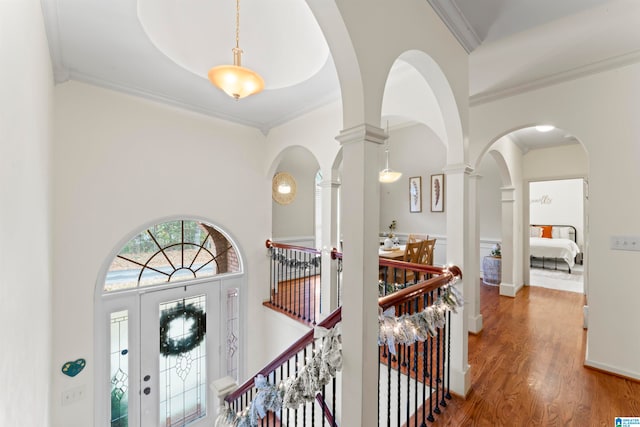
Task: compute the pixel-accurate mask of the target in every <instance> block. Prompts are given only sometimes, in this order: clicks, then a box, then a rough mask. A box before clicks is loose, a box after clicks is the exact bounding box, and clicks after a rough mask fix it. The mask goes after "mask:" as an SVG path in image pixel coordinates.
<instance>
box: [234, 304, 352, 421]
mask: <svg viewBox="0 0 640 427" xmlns="http://www.w3.org/2000/svg"><path fill="white" fill-rule="evenodd" d="M341 320H342V308H341V307H340V308H338V309H337V310H335V311H334V312H333V313H331V314H330V315H329V316H328V317H327V318H326V319H324V320H323V321H322V322H320V323H319V324H318V326H320V327H323V328H326V329H331V328H333V327H334V326H335V325H336V324H338V323H339V322H340V321H341ZM314 332H315V331H314V330H310V331H309V332H307V333H306V334H305V335H303V336H302V337H301V338H300V339H298V340H297V341H296V342H295V343H293V344H292V345H291V346H290V347H289V348H287V349H286V350H285V351H284V352H283V353H282V354H281V355H280V356H278V357H277V358H276V359H274V360H273V361H272V362H271V363H269V364H268V365H267V366H265V367H264V368H262V369H261V370H260V371H259V372H258V373H257V374H256V375H255V376H254V378H255V377H258V376H259V375H262V376H263V377H265V378H266V379H267V381H268V382H269V383H271V384H280V383H281V382H283V381H285V380H287V379H288V378H290V377H292V376H295V375H296V374H297V373H298V372H299V371H300V369H301V368H302V365H304V364H305V363H307V359H308V358H309V357H311V356H312V355H313V354H314V352H315V351H316V349H317V346H318V347H322V344H323V342H319V341H320V340H316V339H314ZM324 339H326V338H322V340H324ZM336 382H337V379H336V377H333V379H332V380H331V382H330V383H329V384H328V385H325V386H322V389H321V391H320V393H318V394H317V395H316V397H315V399H316V401H315V402H313V401H312V402H307V403H306V404H303V405H302V406H301V407H300V408H299V409H297V410H292V409H287V408H285V407H284V405H283V406H281V409H280V411H279V412H278V413H275V414H273V413H270V414H269V415H268V416H265V417H264V418H262V419H261V420H260V421H259V425H260V426H274V427H275V426H276V425H288V426H290V425H296V426H298V425H299V426H305V427H307V426H315V425H322V426H325V425H328V426H331V427H333V426H337V425H338V424H337V422H336V420H335V417H334V414H336V405H337V404H338V402H337V385H336ZM257 394H258V389H257V387H256V385H255V381H254V379H253V378H252V379H250V380H249V381H247V382H245V383H244V384H242V385H241V386H240V387H239V388H238V389H237V390H235V391H234V392H233V393H231V394H229V395H227V396H226V397H225V399H224V401H225V402H226V404H227V406H228V407H229V408H231V410H232V411H233V412H235V413H242V412H243V411H245V410H247V408H248V407H249V404H250V403H251V402H252V399H253V398H255V396H256V395H257ZM276 420H277V421H276ZM276 423H277V424H276Z"/></svg>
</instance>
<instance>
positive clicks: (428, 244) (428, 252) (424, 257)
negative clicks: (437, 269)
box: [419, 239, 436, 280]
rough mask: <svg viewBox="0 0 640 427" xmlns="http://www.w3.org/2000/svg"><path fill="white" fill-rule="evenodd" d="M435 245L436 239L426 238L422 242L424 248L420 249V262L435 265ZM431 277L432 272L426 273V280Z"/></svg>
mask: <svg viewBox="0 0 640 427" xmlns="http://www.w3.org/2000/svg"><path fill="white" fill-rule="evenodd" d="M435 246H436V239H431V240H424V241H423V242H422V248H421V250H420V259H419V263H420V264H425V265H433V250H434V249H435ZM430 278H431V275H430V274H425V275H424V279H425V280H427V279H430Z"/></svg>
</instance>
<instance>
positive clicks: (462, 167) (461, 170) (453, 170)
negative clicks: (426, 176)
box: [442, 163, 473, 175]
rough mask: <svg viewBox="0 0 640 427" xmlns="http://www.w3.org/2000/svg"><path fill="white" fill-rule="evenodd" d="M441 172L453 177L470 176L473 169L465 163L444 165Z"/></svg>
mask: <svg viewBox="0 0 640 427" xmlns="http://www.w3.org/2000/svg"><path fill="white" fill-rule="evenodd" d="M442 171H443V172H444V173H446V174H447V175H454V174H465V175H471V173H472V172H473V168H472V167H471V166H470V165H468V164H466V163H457V164H453V165H446V166H445V167H444V168H443V169H442Z"/></svg>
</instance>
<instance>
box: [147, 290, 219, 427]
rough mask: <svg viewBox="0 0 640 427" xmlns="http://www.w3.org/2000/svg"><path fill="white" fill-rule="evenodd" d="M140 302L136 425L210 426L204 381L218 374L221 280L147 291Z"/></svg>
mask: <svg viewBox="0 0 640 427" xmlns="http://www.w3.org/2000/svg"><path fill="white" fill-rule="evenodd" d="M140 301H141V310H140V311H141V328H140V335H141V352H140V355H141V357H140V360H141V363H140V377H141V378H140V408H141V411H140V417H141V419H140V426H141V427H159V426H160V427H177V426H179V427H182V426H192V427H198V426H204V425H208V426H211V425H213V420H214V419H215V414H216V412H217V408H216V407H214V405H215V399H214V398H213V396H212V393H211V391H210V390H209V388H208V384H209V383H210V382H211V381H212V380H214V379H216V378H218V376H219V372H218V370H219V366H220V362H219V360H218V353H217V349H218V346H219V342H220V341H219V339H220V337H219V332H218V331H219V324H218V320H219V314H220V283H219V282H218V281H214V282H213V283H212V282H207V283H202V284H197V285H190V286H182V287H178V288H173V289H168V290H162V291H157V292H149V293H145V294H142V295H141V299H140ZM212 349H215V351H213V350H212Z"/></svg>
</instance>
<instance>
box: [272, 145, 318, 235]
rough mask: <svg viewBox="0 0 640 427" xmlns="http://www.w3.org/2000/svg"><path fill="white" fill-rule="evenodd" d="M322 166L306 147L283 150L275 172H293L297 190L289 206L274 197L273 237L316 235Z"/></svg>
mask: <svg viewBox="0 0 640 427" xmlns="http://www.w3.org/2000/svg"><path fill="white" fill-rule="evenodd" d="M319 167H320V166H319V165H318V162H317V161H316V159H315V158H314V157H313V154H311V152H309V150H307V149H306V148H303V147H300V146H297V147H290V148H289V149H287V150H286V151H285V152H284V153H283V156H282V159H281V161H280V163H279V164H278V167H277V169H276V171H277V172H287V173H289V174H291V176H293V178H294V179H295V180H296V191H297V192H296V197H295V198H294V199H293V201H292V202H291V203H290V204H288V205H281V204H279V203H277V202H276V201H275V200H272V209H273V216H272V223H273V227H272V234H273V238H274V239H276V240H278V239H280V240H281V239H282V238H290V237H309V236H311V237H313V236H314V234H315V209H314V207H315V194H316V173H317V172H318V168H319ZM312 240H313V239H312ZM311 246H314V245H313V244H312V245H311Z"/></svg>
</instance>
